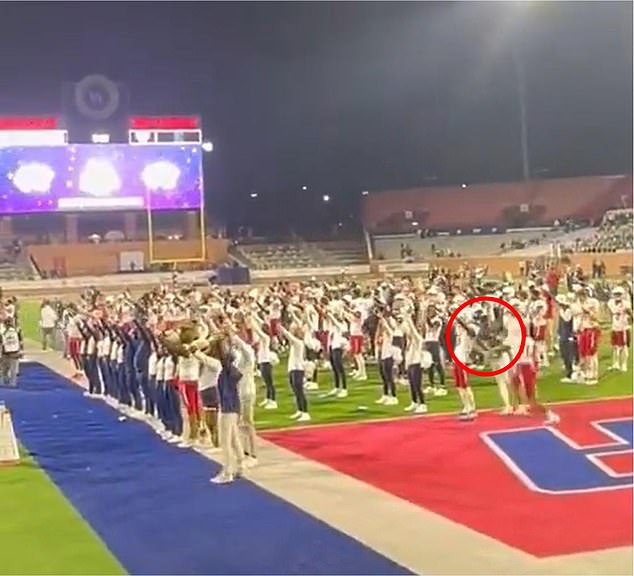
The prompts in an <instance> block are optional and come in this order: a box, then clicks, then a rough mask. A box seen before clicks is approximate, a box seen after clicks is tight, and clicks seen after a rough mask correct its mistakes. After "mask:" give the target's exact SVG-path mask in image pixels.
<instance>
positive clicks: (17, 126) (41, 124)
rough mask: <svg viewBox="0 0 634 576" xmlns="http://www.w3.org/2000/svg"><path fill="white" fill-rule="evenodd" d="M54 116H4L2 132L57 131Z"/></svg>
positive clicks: (0, 122) (0, 118) (1, 119)
mask: <svg viewBox="0 0 634 576" xmlns="http://www.w3.org/2000/svg"><path fill="white" fill-rule="evenodd" d="M56 128H57V118H55V117H54V116H2V117H0V130H55V129H56Z"/></svg>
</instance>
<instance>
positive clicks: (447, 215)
mask: <svg viewBox="0 0 634 576" xmlns="http://www.w3.org/2000/svg"><path fill="white" fill-rule="evenodd" d="M631 204H632V177H631V176H596V177H587V178H563V179H553V180H535V181H530V182H513V183H499V184H479V185H474V186H468V187H466V188H462V187H439V188H413V189H408V190H393V191H387V192H382V193H378V194H370V195H368V196H367V197H366V198H365V200H364V205H363V222H364V225H365V226H366V228H367V229H368V230H369V231H370V232H372V233H406V232H411V230H412V226H413V223H416V226H418V227H420V228H421V229H429V230H436V231H455V230H459V229H461V230H471V229H473V228H494V227H495V228H498V229H505V228H520V227H529V226H551V225H553V223H554V222H555V221H556V220H559V221H565V220H574V221H585V222H597V221H598V220H599V219H600V218H601V216H602V215H603V214H604V213H605V212H606V210H609V209H610V208H621V207H623V206H628V205H631Z"/></svg>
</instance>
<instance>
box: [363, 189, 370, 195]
mask: <svg viewBox="0 0 634 576" xmlns="http://www.w3.org/2000/svg"><path fill="white" fill-rule="evenodd" d="M368 194H369V192H368V191H367V190H364V191H363V192H361V196H367V195H368Z"/></svg>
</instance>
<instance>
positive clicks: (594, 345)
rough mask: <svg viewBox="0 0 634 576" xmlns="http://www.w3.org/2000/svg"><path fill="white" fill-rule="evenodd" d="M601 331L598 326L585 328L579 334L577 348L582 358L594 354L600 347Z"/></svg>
mask: <svg viewBox="0 0 634 576" xmlns="http://www.w3.org/2000/svg"><path fill="white" fill-rule="evenodd" d="M600 335H601V331H600V330H599V329H598V328H584V329H583V330H582V331H581V333H580V334H579V335H578V336H577V349H578V351H579V357H580V358H588V357H589V356H594V355H595V354H596V353H597V350H598V348H599V336H600Z"/></svg>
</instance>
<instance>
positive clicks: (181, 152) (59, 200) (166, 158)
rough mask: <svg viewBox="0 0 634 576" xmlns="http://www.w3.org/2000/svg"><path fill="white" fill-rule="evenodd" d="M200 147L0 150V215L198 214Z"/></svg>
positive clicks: (91, 146) (81, 146)
mask: <svg viewBox="0 0 634 576" xmlns="http://www.w3.org/2000/svg"><path fill="white" fill-rule="evenodd" d="M201 196H202V151H201V148H200V146H199V145H181V146H178V145H176V146H130V145H128V144H103V145H98V144H78V145H70V146H66V147H10V148H0V213H1V214H20V213H23V214H24V213H33V212H59V211H61V212H76V211H94V210H145V209H147V208H148V207H149V208H151V209H152V210H180V209H189V208H191V209H197V208H199V207H200V204H201Z"/></svg>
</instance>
